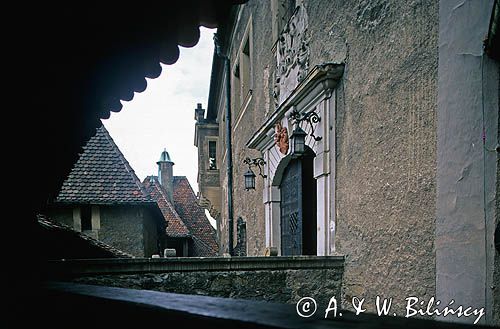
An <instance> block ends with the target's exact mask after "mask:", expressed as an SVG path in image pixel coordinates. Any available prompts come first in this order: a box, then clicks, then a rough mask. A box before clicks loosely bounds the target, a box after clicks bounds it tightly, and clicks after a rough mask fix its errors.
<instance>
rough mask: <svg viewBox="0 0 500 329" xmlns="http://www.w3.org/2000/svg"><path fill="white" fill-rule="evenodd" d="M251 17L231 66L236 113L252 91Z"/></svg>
mask: <svg viewBox="0 0 500 329" xmlns="http://www.w3.org/2000/svg"><path fill="white" fill-rule="evenodd" d="M250 35H251V19H250V21H249V23H248V25H247V28H246V31H245V34H244V37H243V41H242V42H241V46H240V49H239V52H238V56H237V58H236V62H235V63H234V68H233V82H232V88H233V91H234V92H233V99H234V108H235V109H236V113H238V112H239V110H240V109H241V108H242V107H243V106H244V105H245V103H246V102H247V100H248V97H249V95H250V94H251V92H252V86H251V84H252V83H251V73H252V70H251V66H252V60H251V46H252V44H251V41H250Z"/></svg>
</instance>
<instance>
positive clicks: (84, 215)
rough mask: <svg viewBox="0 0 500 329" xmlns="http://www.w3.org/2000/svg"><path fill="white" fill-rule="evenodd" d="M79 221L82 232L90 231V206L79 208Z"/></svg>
mask: <svg viewBox="0 0 500 329" xmlns="http://www.w3.org/2000/svg"><path fill="white" fill-rule="evenodd" d="M80 216H81V221H82V231H90V230H92V209H91V208H90V206H83V207H82V208H81V213H80Z"/></svg>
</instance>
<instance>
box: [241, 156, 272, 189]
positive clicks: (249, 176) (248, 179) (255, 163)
mask: <svg viewBox="0 0 500 329" xmlns="http://www.w3.org/2000/svg"><path fill="white" fill-rule="evenodd" d="M243 163H245V164H247V165H248V171H247V172H246V173H245V174H244V175H243V176H245V190H247V191H248V190H255V174H254V172H253V171H252V167H259V175H260V176H262V178H267V176H266V175H264V174H263V173H262V168H263V167H264V165H265V164H266V161H264V159H262V158H255V159H250V158H246V159H245V160H243Z"/></svg>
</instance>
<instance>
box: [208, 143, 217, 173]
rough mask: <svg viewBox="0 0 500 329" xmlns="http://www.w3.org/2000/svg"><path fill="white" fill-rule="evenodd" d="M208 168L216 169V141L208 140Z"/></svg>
mask: <svg viewBox="0 0 500 329" xmlns="http://www.w3.org/2000/svg"><path fill="white" fill-rule="evenodd" d="M208 169H210V170H215V169H217V142H215V141H209V142H208Z"/></svg>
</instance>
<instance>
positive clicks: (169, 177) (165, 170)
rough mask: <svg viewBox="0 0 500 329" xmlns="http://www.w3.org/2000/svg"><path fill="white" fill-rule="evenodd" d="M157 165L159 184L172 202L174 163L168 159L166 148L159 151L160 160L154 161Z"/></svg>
mask: <svg viewBox="0 0 500 329" xmlns="http://www.w3.org/2000/svg"><path fill="white" fill-rule="evenodd" d="M156 164H157V165H158V179H159V180H160V184H161V185H162V186H163V188H164V189H165V191H167V198H168V201H170V203H172V204H173V202H174V197H173V196H174V175H173V170H172V167H173V165H174V163H173V162H172V160H171V159H170V155H169V154H168V152H167V149H164V150H163V152H161V156H160V160H159V161H158V162H157V163H156Z"/></svg>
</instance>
